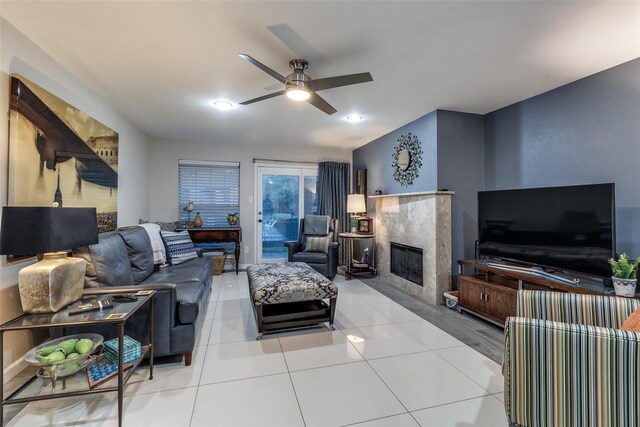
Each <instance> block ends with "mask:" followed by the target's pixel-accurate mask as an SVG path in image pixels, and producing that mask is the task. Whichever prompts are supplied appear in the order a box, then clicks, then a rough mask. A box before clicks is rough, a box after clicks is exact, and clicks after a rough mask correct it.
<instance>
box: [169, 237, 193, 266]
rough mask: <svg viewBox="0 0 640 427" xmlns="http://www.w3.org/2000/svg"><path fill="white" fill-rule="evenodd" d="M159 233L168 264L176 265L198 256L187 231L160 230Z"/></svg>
mask: <svg viewBox="0 0 640 427" xmlns="http://www.w3.org/2000/svg"><path fill="white" fill-rule="evenodd" d="M160 235H161V236H162V241H163V242H164V247H165V251H166V253H167V261H168V262H169V265H178V264H182V263H183V262H187V261H189V260H192V259H194V258H198V253H197V252H196V248H195V247H194V246H193V242H192V241H191V237H189V232H188V231H179V232H173V231H160Z"/></svg>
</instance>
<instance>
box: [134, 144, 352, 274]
mask: <svg viewBox="0 0 640 427" xmlns="http://www.w3.org/2000/svg"><path fill="white" fill-rule="evenodd" d="M254 158H259V159H271V160H292V161H301V162H321V161H340V162H349V163H351V150H347V149H345V150H339V149H333V148H332V149H327V148H326V147H316V146H309V145H304V146H301V145H244V144H240V143H238V144H229V143H225V144H220V143H215V142H183V141H169V140H152V141H151V170H150V176H151V182H150V198H151V202H150V211H151V218H150V219H151V220H153V221H175V220H177V219H178V160H220V161H235V162H240V225H241V226H242V246H243V247H244V246H248V247H249V253H248V254H244V253H243V254H242V255H241V257H240V262H241V263H242V264H247V263H253V262H254V260H255V254H254V247H253V246H254V233H255V223H254V221H255V219H254V204H253V203H250V202H249V197H250V196H251V197H252V199H253V200H255V195H254V194H253V192H254V181H255V178H254V164H253V159H254ZM145 219H146V218H145ZM243 252H244V250H243Z"/></svg>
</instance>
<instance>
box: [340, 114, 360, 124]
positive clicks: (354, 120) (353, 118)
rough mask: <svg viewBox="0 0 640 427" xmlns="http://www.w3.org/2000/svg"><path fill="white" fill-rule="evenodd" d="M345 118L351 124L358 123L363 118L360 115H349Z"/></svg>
mask: <svg viewBox="0 0 640 427" xmlns="http://www.w3.org/2000/svg"><path fill="white" fill-rule="evenodd" d="M345 118H346V119H347V121H348V122H351V123H358V122H360V121H362V120H363V119H364V117H362V115H360V114H349V115H348V116H347V117H345Z"/></svg>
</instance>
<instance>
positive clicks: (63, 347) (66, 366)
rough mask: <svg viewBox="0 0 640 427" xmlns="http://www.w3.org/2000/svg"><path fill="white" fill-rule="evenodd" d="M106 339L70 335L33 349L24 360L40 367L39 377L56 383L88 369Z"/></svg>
mask: <svg viewBox="0 0 640 427" xmlns="http://www.w3.org/2000/svg"><path fill="white" fill-rule="evenodd" d="M103 340H104V338H102V335H98V334H78V335H69V336H66V337H62V338H56V339H54V340H51V341H47V342H45V343H43V344H41V345H39V346H37V347H34V348H32V349H31V350H29V351H28V352H27V354H25V356H24V360H25V362H27V363H30V364H32V365H35V366H39V367H40V368H39V369H38V372H37V375H38V376H39V377H41V378H49V379H51V380H52V381H54V387H55V380H56V379H57V378H62V377H66V376H69V375H72V374H75V373H76V372H78V371H79V370H81V369H84V368H86V367H87V366H88V365H89V364H90V363H91V362H92V361H93V360H94V359H95V358H96V356H95V355H94V353H96V350H97V349H98V347H100V346H101V345H102V342H103Z"/></svg>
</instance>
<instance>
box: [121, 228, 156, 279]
mask: <svg viewBox="0 0 640 427" xmlns="http://www.w3.org/2000/svg"><path fill="white" fill-rule="evenodd" d="M116 233H118V234H119V235H120V237H122V240H123V241H124V244H125V245H126V246H127V252H128V254H129V261H130V262H131V274H132V276H133V282H134V283H136V284H138V283H140V282H142V281H143V280H144V279H146V278H147V277H149V275H150V274H151V273H152V272H153V249H151V240H150V239H149V235H148V234H147V232H146V231H145V229H144V228H142V227H129V228H123V229H119V230H117V231H116Z"/></svg>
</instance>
